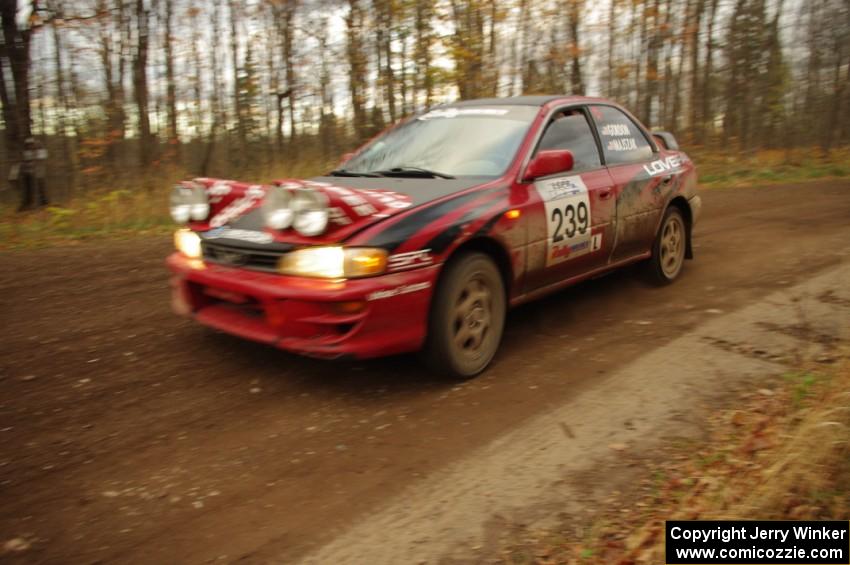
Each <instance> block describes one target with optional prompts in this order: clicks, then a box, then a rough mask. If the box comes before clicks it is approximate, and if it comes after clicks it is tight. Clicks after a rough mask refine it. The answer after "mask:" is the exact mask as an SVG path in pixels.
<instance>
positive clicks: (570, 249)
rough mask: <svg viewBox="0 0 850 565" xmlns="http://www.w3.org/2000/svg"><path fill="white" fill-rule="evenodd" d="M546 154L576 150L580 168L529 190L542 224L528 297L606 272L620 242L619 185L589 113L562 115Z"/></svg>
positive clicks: (548, 136) (533, 227)
mask: <svg viewBox="0 0 850 565" xmlns="http://www.w3.org/2000/svg"><path fill="white" fill-rule="evenodd" d="M545 149H568V150H570V151H571V152H572V154H573V157H574V161H575V165H574V166H573V169H572V170H571V171H568V172H566V173H560V174H557V175H552V176H549V177H544V178H539V179H537V180H535V181H534V186H533V187H531V188H530V190H529V200H530V202H529V204H530V205H531V206H532V207H533V208H535V209H537V210H538V211H539V212H538V213H537V214H535V215H534V217H536V218H538V220H539V221H535V222H533V223H531V224H530V228H529V242H530V245H529V257H528V265H529V269H528V277H527V279H526V282H527V286H526V289H527V290H528V291H530V290H535V289H537V288H541V287H545V286H548V285H551V284H554V283H557V282H560V281H562V280H566V279H570V278H573V277H576V276H579V275H581V274H584V273H586V272H589V271H592V270H594V269H597V268H599V267H602V266H604V265H605V264H607V261H608V256H609V255H610V252H611V249H612V244H613V238H614V226H613V224H612V221H613V217H614V203H615V199H614V183H613V181H612V179H611V176H610V174H609V173H608V170H607V169H606V168H605V167H604V166H603V164H602V159H601V155H600V153H599V146H598V144H597V142H596V138H595V137H594V134H593V129H592V127H591V124H590V117H589V115H588V113H587V109H586V108H584V107H572V108H565V109H561V110H558V111H556V112H555V113H554V114H553V116H552V118H551V119H550V121H549V123H548V124H547V126H546V129H545V130H544V132H543V135H542V137H541V138H540V142H539V143H538V145H537V147H536V148H535V151H534V154H536V153H537V152H539V151H542V150H545ZM532 157H533V156H532Z"/></svg>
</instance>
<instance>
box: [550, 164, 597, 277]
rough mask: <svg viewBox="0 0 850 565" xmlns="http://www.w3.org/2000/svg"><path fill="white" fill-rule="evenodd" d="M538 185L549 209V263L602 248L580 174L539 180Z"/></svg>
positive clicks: (553, 263) (585, 187)
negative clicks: (595, 236) (594, 237)
mask: <svg viewBox="0 0 850 565" xmlns="http://www.w3.org/2000/svg"><path fill="white" fill-rule="evenodd" d="M534 188H536V189H537V192H538V193H539V194H540V198H541V199H542V200H543V204H544V206H545V208H546V266H547V267H549V266H552V265H557V264H558V263H561V262H563V261H567V260H569V259H575V258H576V257H579V256H581V255H584V254H586V253H590V252H591V251H596V250H597V249H598V248H599V247H600V243H601V238H600V241H596V240H593V238H592V237H591V233H590V232H591V221H590V199H589V198H588V194H587V186H585V184H584V182H583V181H582V180H581V177H580V176H573V177H561V178H557V179H546V180H539V181H537V182H535V183H534Z"/></svg>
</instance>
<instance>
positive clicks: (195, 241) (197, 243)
mask: <svg viewBox="0 0 850 565" xmlns="http://www.w3.org/2000/svg"><path fill="white" fill-rule="evenodd" d="M174 247H176V248H177V251H179V252H180V253H182V254H183V255H185V256H186V257H188V258H189V259H200V258H201V255H202V252H201V238H200V237H199V236H198V234H196V233H195V232H193V231H192V230H190V229H186V228H180V229H179V230H177V231H175V232H174Z"/></svg>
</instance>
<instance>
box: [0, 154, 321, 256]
mask: <svg viewBox="0 0 850 565" xmlns="http://www.w3.org/2000/svg"><path fill="white" fill-rule="evenodd" d="M327 169H328V164H327V163H324V162H323V161H321V160H319V159H312V160H308V161H307V162H304V163H300V164H298V165H296V166H286V165H273V166H266V167H263V169H262V170H261V171H256V172H253V173H252V172H250V171H248V172H245V173H244V174H239V175H233V176H232V177H228V178H238V179H243V180H247V181H257V182H271V181H272V180H274V179H282V178H288V177H296V178H302V177H310V176H316V175H318V174H321V171H323V170H327ZM194 176H197V175H192V174H189V173H187V172H185V171H183V170H179V169H175V168H162V167H161V168H156V169H153V170H151V171H149V172H148V173H147V174H145V175H144V176H143V177H139V176H137V175H136V176H134V175H130V174H125V175H121V176H119V177H115V178H110V179H109V180H108V181H107V180H106V179H104V180H101V181H99V182H98V184H103V185H107V184H108V186H109V188H103V189H98V188H93V189H89V190H86V191H84V192H83V191H81V194H79V195H76V196H74V197H72V198H70V199H68V200H67V201H66V202H63V203H61V204H55V205H51V206H49V207H47V208H42V209H39V210H32V211H26V212H17V206H18V199H19V194H18V193H17V192H15V193H14V194H8V192H7V194H6V201H4V202H2V203H0V250H10V249H30V248H37V247H46V246H53V245H75V244H78V243H80V242H82V241H86V240H92V239H125V238H131V237H137V236H144V235H165V234H169V233H171V232H172V231H173V230H174V227H175V226H174V222H173V221H172V220H171V217H170V216H169V214H168V198H169V195H170V193H171V188H172V186H174V184H175V183H176V182H179V181H180V180H182V179H187V178H193V177H194Z"/></svg>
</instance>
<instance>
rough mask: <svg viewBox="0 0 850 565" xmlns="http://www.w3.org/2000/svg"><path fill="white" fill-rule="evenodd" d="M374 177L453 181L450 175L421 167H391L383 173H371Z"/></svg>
mask: <svg viewBox="0 0 850 565" xmlns="http://www.w3.org/2000/svg"><path fill="white" fill-rule="evenodd" d="M372 172H373V173H374V174H376V175H381V176H384V177H409V176H414V177H423V176H424V177H430V178H438V179H453V178H455V177H453V176H452V175H447V174H446V173H440V172H437V171H432V170H430V169H423V168H422V167H408V166H401V167H393V168H392V169H385V170H383V171H372Z"/></svg>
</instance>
